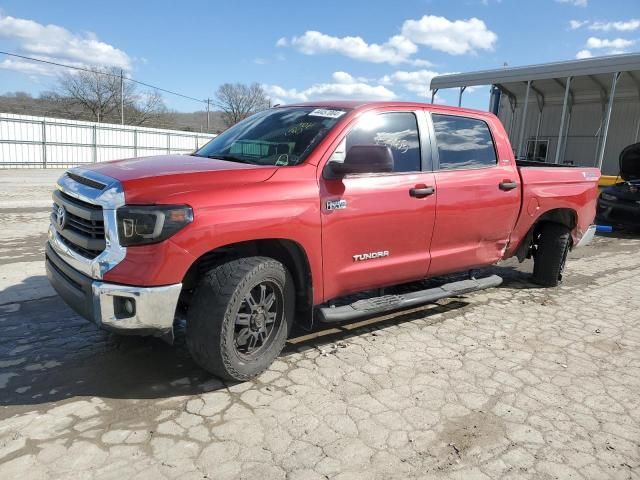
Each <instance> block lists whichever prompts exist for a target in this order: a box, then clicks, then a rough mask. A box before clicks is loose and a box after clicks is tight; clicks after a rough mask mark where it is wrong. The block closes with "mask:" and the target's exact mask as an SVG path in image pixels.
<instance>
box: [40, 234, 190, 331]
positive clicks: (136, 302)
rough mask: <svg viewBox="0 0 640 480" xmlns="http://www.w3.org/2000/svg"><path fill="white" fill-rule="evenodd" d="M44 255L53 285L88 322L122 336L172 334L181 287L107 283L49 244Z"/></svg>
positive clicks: (180, 285) (177, 285)
mask: <svg viewBox="0 0 640 480" xmlns="http://www.w3.org/2000/svg"><path fill="white" fill-rule="evenodd" d="M45 255H46V270H47V277H48V278H49V281H50V282H51V285H52V286H53V288H54V289H55V290H56V292H58V294H59V295H60V296H61V297H62V299H63V300H64V301H65V302H66V303H67V304H68V305H69V306H70V307H71V308H73V309H74V310H75V311H76V312H78V313H79V314H80V315H82V316H83V317H84V318H86V319H87V320H90V321H91V322H93V323H95V324H96V325H98V326H99V327H102V328H104V329H106V330H110V331H114V332H117V333H121V334H130V335H153V336H157V337H160V336H165V335H167V334H169V335H170V334H172V332H173V320H174V317H175V312H176V306H177V304H178V297H179V296H180V291H181V289H182V284H181V283H178V284H175V285H165V286H161V287H135V286H129V285H117V284H112V283H105V282H102V281H99V280H93V279H92V278H91V277H88V276H87V275H85V274H83V273H81V272H79V271H78V270H76V269H74V268H72V267H71V266H69V265H68V264H67V263H65V262H64V261H63V260H62V258H60V256H59V255H58V254H57V253H56V252H55V251H54V250H53V249H52V248H51V246H50V245H49V244H48V243H47V246H46V253H45Z"/></svg>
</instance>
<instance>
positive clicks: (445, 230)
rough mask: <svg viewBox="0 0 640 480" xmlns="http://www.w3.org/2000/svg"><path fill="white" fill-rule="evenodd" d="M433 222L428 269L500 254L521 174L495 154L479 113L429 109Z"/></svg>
mask: <svg viewBox="0 0 640 480" xmlns="http://www.w3.org/2000/svg"><path fill="white" fill-rule="evenodd" d="M428 117H430V118H431V122H430V126H431V128H432V129H433V130H432V133H433V137H434V138H435V142H434V150H433V156H434V171H435V182H436V190H437V200H438V203H437V211H436V222H435V228H434V234H433V240H432V242H431V267H430V269H429V275H430V276H433V275H440V274H445V273H450V272H455V271H460V270H465V269H468V268H474V267H480V266H484V265H490V264H492V263H495V262H497V261H498V260H499V259H500V258H502V255H503V252H504V250H505V248H506V246H507V244H508V242H509V237H510V235H511V231H512V229H513V227H514V225H515V222H516V220H517V217H518V212H519V210H520V195H521V194H520V191H521V185H520V177H519V174H518V172H517V170H516V168H515V165H514V163H513V161H511V160H510V159H509V158H502V159H501V158H499V157H498V154H497V152H498V149H496V145H495V141H494V138H493V136H492V133H491V129H490V127H489V125H488V124H487V122H486V121H485V119H483V118H482V117H481V116H478V117H474V116H473V115H472V114H470V115H469V116H459V115H451V114H440V113H431V114H430V115H428Z"/></svg>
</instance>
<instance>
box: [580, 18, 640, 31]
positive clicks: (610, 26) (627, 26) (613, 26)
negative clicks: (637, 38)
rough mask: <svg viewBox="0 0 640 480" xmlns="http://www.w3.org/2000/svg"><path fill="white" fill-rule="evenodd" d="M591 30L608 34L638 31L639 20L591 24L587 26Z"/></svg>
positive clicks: (639, 27) (639, 26)
mask: <svg viewBox="0 0 640 480" xmlns="http://www.w3.org/2000/svg"><path fill="white" fill-rule="evenodd" d="M589 28H590V29H591V30H601V31H604V32H608V31H611V30H617V31H618V32H631V31H633V30H638V29H640V19H632V20H627V21H620V22H593V23H592V24H591V25H589Z"/></svg>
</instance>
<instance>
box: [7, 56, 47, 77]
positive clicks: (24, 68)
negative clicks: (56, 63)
mask: <svg viewBox="0 0 640 480" xmlns="http://www.w3.org/2000/svg"><path fill="white" fill-rule="evenodd" d="M0 68H2V69H5V70H14V71H16V72H20V73H26V74H27V75H53V74H54V71H53V70H52V69H51V68H49V67H48V66H47V65H43V64H41V63H35V62H29V61H26V60H14V59H13V58H6V59H4V60H3V61H1V62H0Z"/></svg>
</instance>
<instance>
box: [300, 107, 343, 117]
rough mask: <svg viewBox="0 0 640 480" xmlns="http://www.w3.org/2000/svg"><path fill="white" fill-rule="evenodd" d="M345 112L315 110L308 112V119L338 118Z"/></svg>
mask: <svg viewBox="0 0 640 480" xmlns="http://www.w3.org/2000/svg"><path fill="white" fill-rule="evenodd" d="M345 113H346V112H344V111H342V110H326V109H324V108H316V109H315V110H313V111H311V112H309V116H310V117H325V118H340V117H341V116H342V115H344V114H345Z"/></svg>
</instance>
